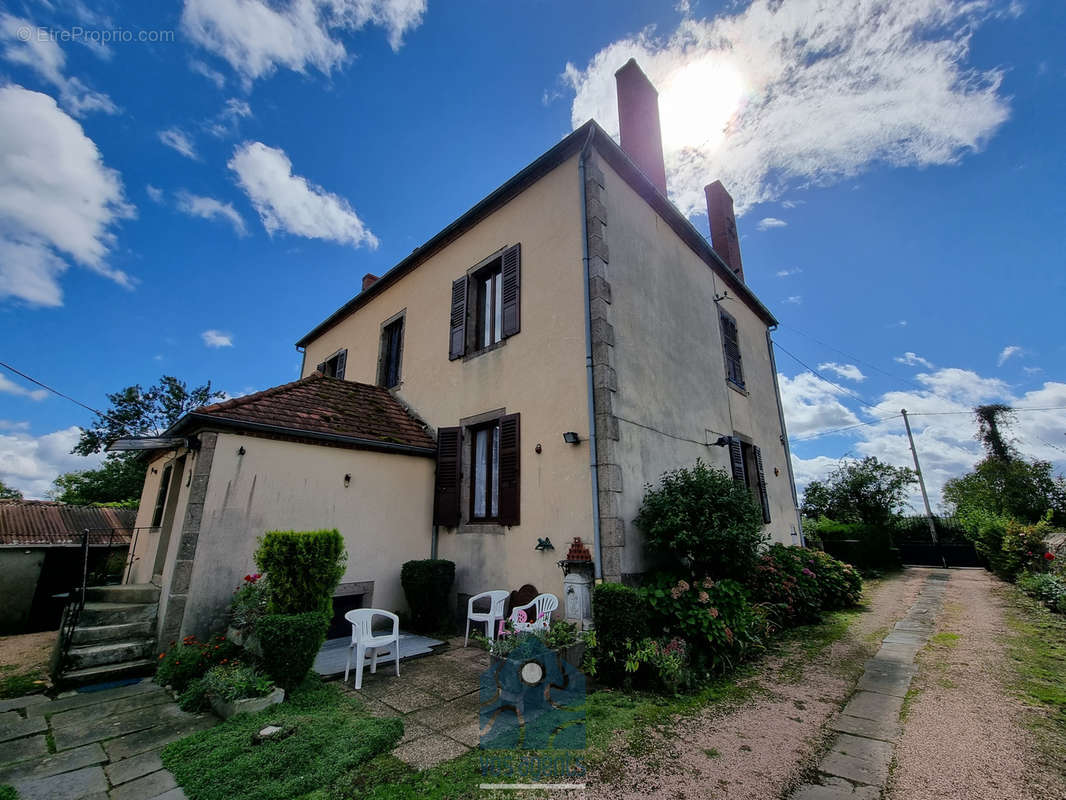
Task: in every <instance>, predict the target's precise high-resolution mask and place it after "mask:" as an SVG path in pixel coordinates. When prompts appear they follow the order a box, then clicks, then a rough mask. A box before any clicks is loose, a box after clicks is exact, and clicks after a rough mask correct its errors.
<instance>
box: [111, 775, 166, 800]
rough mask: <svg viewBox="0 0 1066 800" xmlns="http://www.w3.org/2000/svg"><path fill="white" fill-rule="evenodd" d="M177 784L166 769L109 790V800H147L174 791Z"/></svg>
mask: <svg viewBox="0 0 1066 800" xmlns="http://www.w3.org/2000/svg"><path fill="white" fill-rule="evenodd" d="M177 786H178V782H177V781H176V780H175V779H174V774H173V773H172V772H171V771H170V770H168V769H161V770H157V771H156V772H150V773H148V774H147V775H144V776H142V777H140V778H135V779H134V780H132V781H130V782H129V783H124V784H122V785H121V786H119V787H118V788H115V789H112V790H111V800H147V798H152V797H158V796H159V795H161V794H163V793H164V792H169V791H170V790H171V789H175V788H177Z"/></svg>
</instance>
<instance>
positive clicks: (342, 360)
mask: <svg viewBox="0 0 1066 800" xmlns="http://www.w3.org/2000/svg"><path fill="white" fill-rule="evenodd" d="M347 363H348V351H347V350H341V351H340V352H339V353H337V374H336V375H334V376H333V377H334V378H343V377H344V367H345V365H346V364H347Z"/></svg>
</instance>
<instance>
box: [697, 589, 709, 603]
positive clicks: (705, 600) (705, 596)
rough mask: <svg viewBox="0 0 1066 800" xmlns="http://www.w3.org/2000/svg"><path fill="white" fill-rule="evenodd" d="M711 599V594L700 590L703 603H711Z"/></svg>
mask: <svg viewBox="0 0 1066 800" xmlns="http://www.w3.org/2000/svg"><path fill="white" fill-rule="evenodd" d="M710 600H711V596H710V595H709V594H707V592H700V594H699V601H700V602H701V603H709V602H710Z"/></svg>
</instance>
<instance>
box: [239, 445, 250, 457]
mask: <svg viewBox="0 0 1066 800" xmlns="http://www.w3.org/2000/svg"><path fill="white" fill-rule="evenodd" d="M247 452H248V451H247V450H245V449H244V445H243V444H242V445H241V446H240V447H238V448H237V455H239V456H243V455H244V454H245V453H247Z"/></svg>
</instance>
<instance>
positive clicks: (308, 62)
mask: <svg viewBox="0 0 1066 800" xmlns="http://www.w3.org/2000/svg"><path fill="white" fill-rule="evenodd" d="M425 10H426V3H425V0H288V2H281V3H277V2H275V3H268V2H265V0H185V8H184V10H183V11H182V15H181V25H182V29H183V30H184V31H185V33H186V34H187V35H188V36H189V38H191V39H192V40H193V41H194V42H196V43H197V44H198V45H200V46H201V47H203V48H204V49H206V50H208V51H210V52H212V53H215V54H216V55H218V56H220V57H221V58H223V59H225V60H226V61H227V62H229V65H230V66H231V67H233V69H234V70H235V71H236V72H237V73H238V74H240V76H241V78H242V80H243V81H244V83H245V84H246V85H248V84H250V83H251V82H252V81H254V80H255V79H257V78H261V77H265V76H268V75H270V74H272V73H273V72H274V71H275V70H276V69H277V68H278V67H284V68H286V69H290V70H293V71H295V72H300V73H303V72H306V71H307V70H308V69H309V68H313V69H317V70H319V71H320V72H323V73H325V74H327V75H328V74H329V73H330V72H332V71H333V69H334V67H338V66H340V65H341V64H342V63H344V62H345V61H346V60H347V59H348V52H347V50H346V49H345V46H344V43H343V42H342V41H341V40H340V39H339V38H338V34H340V33H342V32H345V31H357V30H361V29H362V28H364V27H366V26H367V25H374V26H376V27H380V28H383V29H384V30H385V32H386V34H387V36H388V40H389V44H390V45H391V46H392V49H393V50H399V48H400V46H401V45H402V44H403V36H404V34H405V33H406V32H407V31H408V30H413V29H414V28H417V27H418V26H419V25H420V24H421V23H422V15H423V14H424V13H425Z"/></svg>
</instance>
